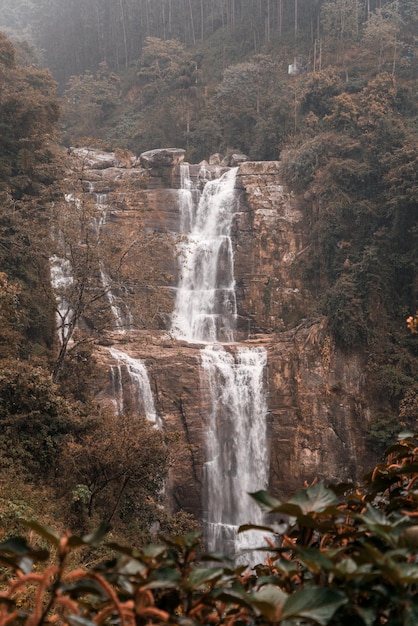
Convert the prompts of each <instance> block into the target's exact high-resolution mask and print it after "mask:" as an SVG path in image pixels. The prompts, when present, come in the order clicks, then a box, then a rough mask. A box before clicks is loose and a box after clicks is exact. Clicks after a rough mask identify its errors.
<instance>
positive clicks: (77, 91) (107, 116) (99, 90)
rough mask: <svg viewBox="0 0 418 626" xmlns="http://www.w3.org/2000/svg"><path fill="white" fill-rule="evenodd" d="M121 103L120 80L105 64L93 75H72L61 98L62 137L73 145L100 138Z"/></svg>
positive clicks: (87, 73) (88, 73) (89, 73)
mask: <svg viewBox="0 0 418 626" xmlns="http://www.w3.org/2000/svg"><path fill="white" fill-rule="evenodd" d="M120 103H121V100H120V79H119V77H118V76H117V75H116V74H114V73H113V72H111V71H110V70H109V68H108V66H107V64H106V63H101V64H100V66H99V68H98V70H97V72H96V73H95V74H92V73H91V72H86V73H85V74H83V75H81V76H72V77H71V78H70V80H69V82H68V85H67V89H66V90H65V93H64V98H63V114H62V118H63V119H62V121H63V127H64V133H65V134H64V140H65V141H66V142H67V143H73V144H74V143H75V142H77V141H78V142H80V141H85V140H86V138H87V137H90V138H91V137H100V135H101V133H102V129H103V127H104V126H106V125H108V124H109V123H110V120H111V119H112V114H113V113H114V111H115V110H116V109H117V107H118V105H120Z"/></svg>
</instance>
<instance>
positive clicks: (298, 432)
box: [82, 149, 373, 517]
mask: <svg viewBox="0 0 418 626" xmlns="http://www.w3.org/2000/svg"><path fill="white" fill-rule="evenodd" d="M82 156H83V158H85V155H82ZM183 159H184V151H181V150H176V149H169V150H161V151H160V150H158V151H151V153H146V155H145V157H144V155H141V158H140V159H139V161H138V160H135V159H132V160H130V161H129V163H130V166H129V167H127V166H126V164H125V165H123V164H121V163H120V162H117V163H116V162H115V161H114V160H113V161H112V160H111V159H110V160H109V161H105V157H100V156H99V155H95V158H94V159H93V158H92V159H91V165H89V168H90V170H87V171H86V172H85V177H86V180H91V181H92V183H93V186H94V188H95V190H96V191H98V190H103V189H106V192H107V193H108V194H109V195H108V203H109V204H108V209H107V228H109V229H110V232H111V233H112V235H113V236H114V237H115V239H116V240H121V241H130V240H131V239H132V238H135V237H136V236H138V237H139V235H140V234H143V233H146V234H147V236H148V235H149V236H150V237H152V245H151V247H150V249H149V259H150V260H151V261H152V263H151V265H152V271H150V272H149V273H148V274H146V275H145V274H141V273H140V270H141V271H142V270H143V268H142V267H141V265H143V257H141V248H140V247H138V253H137V256H135V255H136V252H135V249H133V250H132V253H131V256H130V257H129V259H130V260H129V268H128V269H127V270H126V274H125V279H124V280H125V281H126V283H125V285H124V290H122V291H123V293H124V294H125V296H124V297H126V299H127V304H128V305H129V308H130V309H131V312H132V315H133V319H134V324H133V328H134V330H133V331H131V332H129V333H126V334H124V335H118V334H117V333H113V334H112V335H109V336H107V337H103V342H102V343H103V344H106V345H109V344H111V345H115V346H117V347H119V348H120V349H122V350H126V351H127V352H128V353H129V354H130V355H131V356H133V357H135V358H139V359H142V360H143V361H144V362H145V364H146V366H147V368H148V372H149V376H150V382H151V388H152V390H153V393H154V399H155V405H156V409H157V412H158V415H159V416H160V417H161V419H162V421H163V424H164V428H165V430H166V431H167V432H168V433H171V434H172V436H173V437H172V443H171V444H170V446H171V457H172V459H173V461H172V465H171V468H170V480H169V482H170V484H169V487H168V494H169V505H170V506H171V508H172V509H173V510H176V509H178V508H184V509H185V510H187V511H190V512H193V513H195V514H196V516H197V517H200V516H201V513H202V506H203V504H202V496H201V494H202V480H203V479H202V476H203V466H204V463H205V433H206V428H207V415H208V411H209V407H208V402H209V400H208V393H207V391H208V390H207V389H206V387H205V385H206V386H207V382H205V378H204V377H203V376H202V369H201V355H200V349H201V346H194V345H190V344H186V343H185V342H180V341H176V340H174V339H173V338H172V337H171V336H170V316H171V312H172V311H173V304H174V295H175V287H176V285H177V282H178V259H177V257H176V249H175V242H176V238H177V237H178V231H179V211H178V193H179V192H178V189H179V186H180V175H179V166H180V163H181V162H182V161H183ZM211 161H212V162H211V163H208V164H204V165H201V166H190V174H191V177H192V179H193V180H194V181H195V183H196V186H197V187H199V186H201V185H203V184H204V177H205V176H207V177H208V178H210V177H212V176H219V175H220V174H221V173H222V172H223V171H224V170H225V167H224V166H223V165H222V159H221V158H220V157H219V159H215V158H213V159H211ZM104 162H106V163H107V165H106V166H105V167H102V165H103V163H104ZM202 168H206V170H204V169H202ZM204 171H205V172H206V173H202V172H204ZM89 177H90V178H89ZM236 193H237V196H238V211H237V213H236V215H235V217H234V222H233V229H232V236H233V245H234V274H235V283H236V294H237V307H238V337H237V338H238V341H239V342H245V346H263V347H265V348H266V350H267V354H268V366H267V368H266V385H267V389H268V434H269V451H268V458H267V459H266V462H269V464H270V489H271V491H272V492H274V493H275V494H276V495H279V496H280V495H284V494H286V493H289V492H290V491H291V490H293V489H296V488H298V487H300V486H301V485H302V484H303V481H304V480H308V481H310V480H313V479H314V478H315V477H316V476H317V477H319V478H327V479H331V480H336V481H338V480H348V479H358V478H359V477H360V476H361V475H362V473H363V472H364V470H365V469H366V468H367V467H369V466H370V465H371V463H372V459H369V458H368V453H367V450H366V448H365V444H364V441H365V429H366V427H367V420H368V419H369V416H370V414H371V412H372V410H373V407H371V406H370V404H369V399H368V397H367V390H366V389H365V388H364V375H363V371H364V368H363V363H362V360H361V357H360V356H359V355H355V354H353V355H350V356H347V355H343V354H341V353H340V352H339V351H338V350H337V349H336V348H335V346H334V344H333V343H332V341H331V339H330V337H329V335H328V333H327V329H326V323H325V320H322V319H321V320H309V319H306V318H307V317H308V313H307V312H308V311H309V310H310V306H311V295H310V293H309V292H308V291H307V289H306V288H305V286H304V284H303V281H302V280H301V278H300V275H299V272H298V259H299V258H300V257H301V256H302V255H303V251H304V249H305V248H306V246H307V245H308V242H309V232H308V227H307V224H306V221H305V219H304V214H303V210H302V209H301V207H300V206H299V205H298V202H297V199H296V198H295V197H294V196H293V194H292V193H290V192H289V191H288V190H286V189H285V188H284V187H283V185H282V182H281V179H280V166H279V163H278V162H242V163H240V164H239V166H238V171H237V178H236ZM142 252H143V250H142ZM139 277H141V279H139ZM122 291H121V293H122ZM123 293H122V295H123ZM146 298H148V300H146ZM153 298H154V299H153ZM138 302H141V303H144V302H148V304H147V305H143V304H141V306H142V310H141V307H140V306H139V305H138ZM144 306H148V307H149V311H152V314H150V315H149V317H148V318H146V320H148V319H149V320H150V321H145V322H144V315H143V313H144V310H143V307H144ZM153 307H154V308H153ZM137 309H138V310H137ZM154 309H155V310H154ZM138 329H142V330H138ZM97 357H98V360H99V362H101V363H102V368H103V385H102V390H101V393H100V399H101V400H102V401H106V398H107V399H108V400H107V401H108V402H109V401H110V400H109V397H110V394H111V386H110V380H111V376H110V369H111V361H110V360H109V353H108V351H107V350H106V347H105V345H102V346H101V347H99V348H98V352H97ZM131 404H132V403H131ZM128 405H129V403H128Z"/></svg>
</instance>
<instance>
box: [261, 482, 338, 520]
mask: <svg viewBox="0 0 418 626" xmlns="http://www.w3.org/2000/svg"><path fill="white" fill-rule="evenodd" d="M250 496H251V497H252V498H254V500H256V502H258V504H259V505H260V506H261V508H262V509H263V510H265V511H267V512H269V513H285V514H286V515H290V516H291V517H299V516H300V515H309V514H311V513H324V512H325V511H327V510H328V509H329V508H330V507H334V506H336V505H337V504H338V498H337V496H336V495H335V493H334V491H333V490H332V489H331V488H328V487H326V486H325V485H324V483H323V482H319V483H315V484H314V485H311V486H310V487H307V488H306V489H300V490H299V491H296V492H295V493H294V494H293V496H292V497H291V498H289V500H287V502H280V501H279V500H276V499H275V498H272V497H271V496H270V495H269V494H268V493H266V492H265V491H257V492H255V493H251V494H250Z"/></svg>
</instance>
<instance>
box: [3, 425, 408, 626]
mask: <svg viewBox="0 0 418 626" xmlns="http://www.w3.org/2000/svg"><path fill="white" fill-rule="evenodd" d="M417 462H418V440H417V437H416V436H413V435H412V434H405V435H404V436H403V437H402V438H401V439H400V440H399V441H398V442H395V443H393V445H392V446H391V447H390V448H389V449H388V451H387V455H386V458H385V459H384V460H383V461H382V462H381V463H379V464H378V465H376V467H375V468H374V469H373V471H372V472H371V473H370V474H369V475H368V477H367V478H366V482H365V484H364V485H361V486H358V487H356V486H354V485H347V484H342V485H326V484H325V483H323V482H314V483H313V484H311V485H309V486H305V487H304V488H302V489H300V490H298V491H296V492H295V493H293V494H292V495H291V496H290V498H288V499H286V500H283V501H280V500H278V499H276V498H274V497H273V496H271V495H270V494H268V493H266V492H263V491H261V492H257V493H254V494H252V496H253V498H254V499H255V500H256V501H257V502H258V503H259V504H260V506H261V507H262V509H263V510H264V511H265V512H268V513H269V514H270V515H271V516H272V517H273V518H275V519H277V522H276V523H275V524H272V525H266V526H261V527H260V526H253V525H251V524H247V525H245V526H242V527H241V528H240V529H239V532H246V531H248V530H256V531H258V533H259V534H260V535H261V536H263V535H264V537H265V539H264V541H262V540H261V541H260V543H262V547H261V549H263V550H264V551H265V554H266V557H265V560H264V563H259V564H258V565H256V566H254V567H253V568H251V569H248V568H246V567H245V565H239V566H236V565H234V563H232V562H231V561H228V560H226V559H222V556H221V555H219V554H217V555H214V554H205V553H204V554H201V546H200V543H199V535H198V533H196V532H191V533H188V534H186V535H185V536H182V537H180V536H174V537H166V538H165V539H164V540H162V541H160V542H159V543H158V544H155V543H154V544H151V545H146V546H144V547H142V548H138V547H136V546H126V545H123V546H120V545H118V543H117V542H115V541H111V542H108V543H107V544H104V546H103V541H102V540H103V537H104V536H105V534H106V530H107V528H106V526H103V525H102V526H101V527H99V528H98V529H97V530H96V531H95V532H93V533H90V534H89V535H84V536H81V537H80V536H74V535H70V534H69V533H67V534H66V535H65V536H63V537H60V536H59V535H58V534H57V533H56V532H54V531H53V530H51V529H50V528H44V527H42V526H40V525H39V524H37V523H36V522H28V523H27V526H28V527H29V529H30V530H31V531H32V537H33V536H34V535H35V534H36V535H38V536H40V537H42V540H43V546H44V545H45V542H46V543H47V546H48V548H49V549H48V550H45V549H42V550H41V549H40V548H39V547H37V546H36V545H31V543H29V542H28V540H27V539H26V538H24V537H16V536H15V537H13V538H11V539H9V540H7V541H4V542H3V543H2V544H0V558H1V560H2V562H3V563H4V569H5V570H6V571H5V573H4V581H3V591H2V597H1V599H0V600H1V602H0V611H1V612H0V619H1V620H3V621H5V622H6V620H7V622H9V623H12V622H13V623H22V624H23V623H28V621H29V620H30V623H36V624H39V626H41V625H43V624H47V623H48V622H50V619H53V620H56V618H57V617H58V619H59V620H60V622H61V623H62V624H63V625H64V626H71V625H72V624H74V623H100V622H103V621H104V620H107V619H111V620H112V621H114V622H116V623H125V624H138V623H139V624H142V623H149V622H150V621H151V620H152V623H155V624H158V625H160V626H163V625H165V624H173V623H178V621H179V616H181V619H180V621H181V622H184V620H188V621H189V620H190V621H191V622H193V623H194V624H196V625H200V624H202V625H203V624H207V623H209V622H210V623H211V624H214V626H226V625H229V626H238V625H239V624H242V623H245V624H253V623H257V624H260V625H262V626H270V625H278V626H279V625H281V626H298V625H300V624H303V623H309V624H314V625H316V626H345V625H347V624H356V625H359V626H364V625H366V624H376V625H377V624H379V625H380V624H382V625H383V624H393V625H398V624H402V625H405V626H409V625H412V624H414V623H415V622H416V619H417V615H418V599H417V594H416V586H417V584H418V572H417V567H416V563H415V561H416V548H417V532H418V528H417V525H416V521H415V516H416V504H417V501H416V500H417V498H416V490H415V485H416V480H417V472H416V468H417ZM97 546H99V548H100V547H101V549H102V550H103V548H107V549H109V548H110V549H112V550H113V551H114V553H115V552H116V558H112V559H111V560H107V561H105V562H103V560H101V561H100V562H99V563H98V564H96V565H93V566H90V567H88V568H87V567H83V568H80V567H79V568H77V569H74V568H73V567H72V563H73V562H74V558H75V557H76V551H80V550H83V549H88V550H89V551H90V554H91V553H92V552H93V550H94V549H95V548H96V547H97ZM52 550H54V554H55V553H57V559H56V562H55V561H54V562H53V563H52V564H51V562H50V561H51V555H50V552H52ZM112 556H113V555H112ZM241 556H243V557H244V558H245V556H244V555H241ZM48 559H49V561H48ZM225 561H226V562H225ZM34 563H35V565H33V564H34ZM35 568H36V569H35ZM128 583H129V584H128ZM34 587H35V589H36V591H38V593H33V588H34ZM22 598H23V599H24V601H22ZM18 620H19V621H18Z"/></svg>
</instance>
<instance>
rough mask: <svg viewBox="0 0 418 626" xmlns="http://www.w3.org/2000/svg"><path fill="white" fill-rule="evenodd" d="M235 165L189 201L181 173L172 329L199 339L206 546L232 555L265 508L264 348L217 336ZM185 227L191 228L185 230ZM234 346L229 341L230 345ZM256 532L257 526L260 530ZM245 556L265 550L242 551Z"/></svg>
mask: <svg viewBox="0 0 418 626" xmlns="http://www.w3.org/2000/svg"><path fill="white" fill-rule="evenodd" d="M235 175H236V170H234V169H232V170H229V171H228V172H226V173H225V174H224V175H223V176H222V177H221V178H220V179H218V180H213V181H209V182H207V183H206V185H205V188H204V190H203V193H202V195H201V197H200V199H199V202H198V203H197V204H193V202H192V194H191V193H190V189H191V183H190V179H189V178H188V176H187V169H183V172H182V179H181V180H182V185H183V190H181V193H180V203H179V204H180V212H181V224H182V225H183V227H184V228H185V229H186V232H185V233H184V234H185V235H186V236H187V237H186V242H185V243H182V244H181V249H180V259H181V260H182V268H181V272H180V274H181V278H180V283H179V286H178V289H177V298H176V305H175V311H174V314H173V326H172V327H173V331H174V333H175V334H176V336H177V338H178V339H183V340H186V341H189V342H192V343H203V344H206V347H205V348H204V349H203V350H202V352H201V358H202V385H205V384H206V385H207V387H208V394H209V398H208V400H209V407H210V408H209V415H208V418H207V431H206V459H207V460H206V463H205V465H204V473H203V477H204V502H205V504H204V508H205V513H204V520H203V521H204V526H205V535H206V543H207V548H208V550H210V551H212V552H221V553H223V554H228V555H231V556H232V555H234V556H235V555H236V554H237V553H238V552H239V551H240V550H242V549H243V548H245V549H254V548H255V547H256V546H258V545H260V544H261V543H262V537H261V538H260V537H259V536H255V535H254V533H248V532H246V533H243V534H238V533H237V531H238V527H239V526H240V525H241V524H244V523H249V522H251V523H253V524H262V522H263V515H262V513H261V511H260V509H259V508H258V506H257V505H256V504H255V502H254V501H253V500H252V499H251V497H250V496H249V495H248V493H250V492H252V491H257V490H259V489H264V488H266V487H267V482H268V473H269V462H268V446H267V425H266V414H267V405H266V399H265V391H264V370H265V366H266V364H267V353H266V351H265V350H264V348H247V347H237V348H236V357H235V358H234V355H233V353H232V352H229V351H227V350H225V348H224V346H223V345H222V344H221V343H219V342H226V344H227V345H231V344H233V342H234V334H235V333H234V328H235V318H236V315H237V310H236V297H235V279H234V263H233V246H232V240H231V235H230V231H231V225H232V220H233V216H234V212H235V211H236V210H237V209H236V206H237V201H236V194H235ZM187 229H188V230H187ZM231 348H232V345H231ZM257 535H258V533H257ZM240 558H242V559H243V561H245V562H251V563H253V564H254V563H256V562H259V561H262V560H263V554H261V555H260V554H252V556H251V557H249V555H248V554H244V555H243V556H242V557H238V560H239V559H240Z"/></svg>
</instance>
